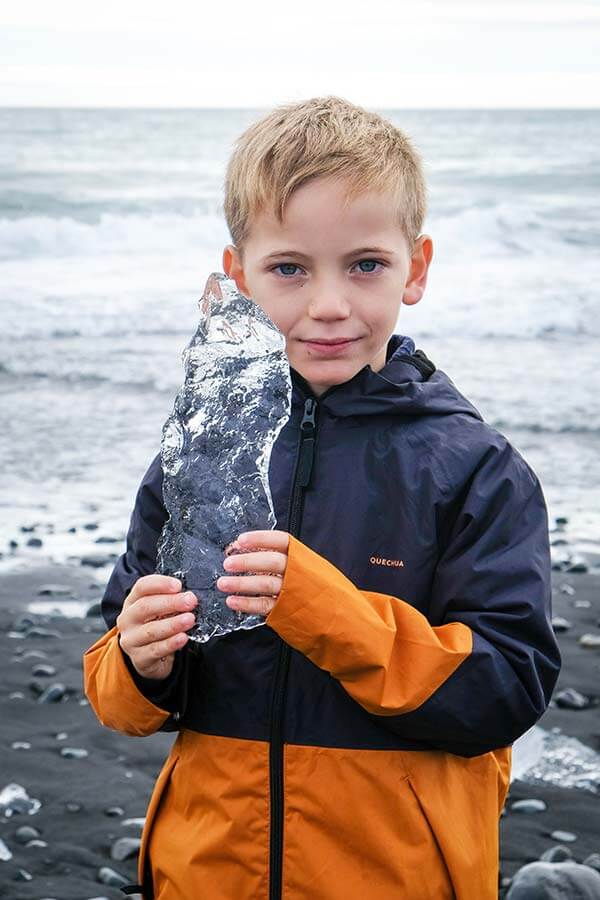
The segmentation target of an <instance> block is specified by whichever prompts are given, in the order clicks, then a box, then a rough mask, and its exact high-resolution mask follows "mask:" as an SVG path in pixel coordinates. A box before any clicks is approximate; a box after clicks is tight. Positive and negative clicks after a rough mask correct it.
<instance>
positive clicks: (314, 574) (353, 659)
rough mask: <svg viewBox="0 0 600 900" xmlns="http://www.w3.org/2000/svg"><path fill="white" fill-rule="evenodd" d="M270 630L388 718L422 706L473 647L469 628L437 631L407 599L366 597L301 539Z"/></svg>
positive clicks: (294, 545) (292, 550) (293, 545)
mask: <svg viewBox="0 0 600 900" xmlns="http://www.w3.org/2000/svg"><path fill="white" fill-rule="evenodd" d="M266 623H267V625H270V626H271V628H273V629H274V630H275V631H276V632H277V633H278V634H279V636H280V637H282V638H283V640H284V641H286V643H288V644H290V646H292V647H294V648H295V649H296V650H299V651H300V652H301V653H304V654H305V656H307V657H308V658H309V659H310V660H311V661H312V662H313V663H314V664H315V665H317V666H319V667H320V668H321V669H325V670H326V671H327V672H329V673H330V674H331V675H332V676H333V677H334V678H336V679H337V680H338V681H339V682H340V683H341V684H342V685H343V687H344V689H345V690H346V691H347V693H348V694H350V696H351V697H353V698H354V700H356V701H357V702H358V703H360V705H361V706H362V707H363V708H364V709H366V710H367V711H368V712H370V713H374V714H375V715H380V716H393V715H398V714H400V713H408V712H412V711H413V710H414V709H416V708H417V707H419V706H421V704H422V703H424V702H425V700H427V699H428V698H429V697H430V696H431V695H432V694H433V693H434V692H435V691H436V690H437V689H438V688H439V687H440V685H442V684H443V683H444V681H446V679H447V678H449V676H450V675H452V673H453V672H454V671H455V670H456V669H457V668H458V666H460V664H461V662H462V661H463V660H464V659H465V658H466V657H467V656H469V654H470V653H471V650H472V646H473V635H472V632H471V629H470V628H468V626H467V625H463V624H462V623H461V622H451V623H449V624H447V625H439V626H432V625H430V624H429V622H428V621H427V618H426V617H425V616H424V615H423V613H421V612H419V611H418V610H417V609H415V608H414V607H412V606H411V605H410V604H409V603H406V602H405V601H404V600H399V599H398V598H396V597H391V596H389V595H387V594H378V593H374V592H371V591H360V590H358V589H357V588H356V587H354V585H353V584H352V582H351V581H350V580H349V579H348V578H346V576H345V575H343V574H342V572H340V571H339V569H337V568H336V567H335V566H333V565H331V563H329V562H328V561H327V560H326V559H324V558H323V557H322V556H319V554H318V553H315V552H314V551H313V550H311V549H310V548H309V547H307V546H306V545H305V544H303V543H301V542H300V541H299V540H297V539H296V538H294V537H293V536H290V542H289V548H288V563H287V567H286V571H285V575H284V578H283V583H282V587H281V591H280V593H279V596H278V598H277V601H276V603H275V606H274V608H273V609H272V610H271V612H270V613H269V615H268V616H267V619H266Z"/></svg>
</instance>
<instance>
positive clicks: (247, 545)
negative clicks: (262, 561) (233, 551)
mask: <svg viewBox="0 0 600 900" xmlns="http://www.w3.org/2000/svg"><path fill="white" fill-rule="evenodd" d="M289 542H290V536H289V534H288V532H287V531H277V530H273V531H243V532H242V534H240V535H238V538H237V543H238V544H239V546H240V547H241V548H242V549H244V550H246V549H250V550H252V549H254V550H259V549H260V550H278V551H279V552H280V553H287V549H288V546H289Z"/></svg>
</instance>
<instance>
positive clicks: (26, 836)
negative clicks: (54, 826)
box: [15, 825, 40, 844]
mask: <svg viewBox="0 0 600 900" xmlns="http://www.w3.org/2000/svg"><path fill="white" fill-rule="evenodd" d="M39 836H40V833H39V831H38V830H37V828H34V827H33V825H21V826H20V827H19V828H17V830H16V831H15V841H17V843H19V844H26V843H27V841H33V840H35V838H39Z"/></svg>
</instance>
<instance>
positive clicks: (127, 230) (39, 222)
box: [0, 212, 229, 260]
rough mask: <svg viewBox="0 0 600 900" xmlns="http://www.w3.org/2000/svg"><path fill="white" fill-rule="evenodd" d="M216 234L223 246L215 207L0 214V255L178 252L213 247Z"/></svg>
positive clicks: (225, 239) (221, 223) (223, 234)
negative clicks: (84, 217) (193, 211)
mask: <svg viewBox="0 0 600 900" xmlns="http://www.w3.org/2000/svg"><path fill="white" fill-rule="evenodd" d="M220 240H222V243H221V244H220V246H224V244H225V243H227V242H228V240H229V237H228V234H227V228H226V225H225V222H224V220H223V219H222V217H221V216H219V215H218V214H217V213H216V212H215V213H214V214H210V215H207V214H205V213H204V214H198V215H193V216H183V215H177V214H156V213H154V214H148V215H117V214H115V213H110V212H105V213H102V215H101V216H100V218H99V221H97V222H95V223H90V222H84V221H79V220H77V219H73V218H69V217H67V216H59V217H56V218H55V217H53V216H48V215H45V216H41V215H39V216H26V217H23V218H20V219H0V260H15V259H32V258H37V257H51V258H60V257H89V256H105V255H111V256H114V255H128V254H131V253H139V254H145V253H152V252H158V253H160V254H161V255H165V254H178V253H181V252H182V251H185V250H189V249H193V248H202V247H203V246H208V247H212V246H214V244H215V242H217V243H218V242H219V241H220Z"/></svg>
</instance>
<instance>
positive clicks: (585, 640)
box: [578, 634, 600, 650]
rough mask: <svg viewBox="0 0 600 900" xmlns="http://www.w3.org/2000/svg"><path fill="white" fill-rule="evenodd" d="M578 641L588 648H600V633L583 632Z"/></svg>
mask: <svg viewBox="0 0 600 900" xmlns="http://www.w3.org/2000/svg"><path fill="white" fill-rule="evenodd" d="M578 643H579V644H580V645H581V646H582V647H586V648H587V649H588V650H600V634H582V635H581V637H580V638H579V642H578Z"/></svg>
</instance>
